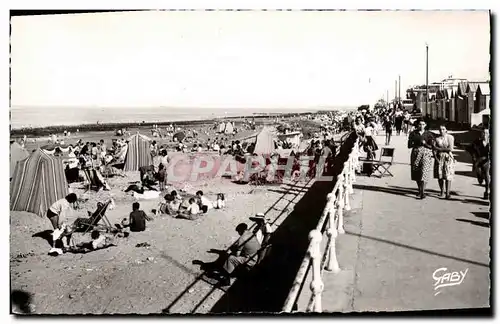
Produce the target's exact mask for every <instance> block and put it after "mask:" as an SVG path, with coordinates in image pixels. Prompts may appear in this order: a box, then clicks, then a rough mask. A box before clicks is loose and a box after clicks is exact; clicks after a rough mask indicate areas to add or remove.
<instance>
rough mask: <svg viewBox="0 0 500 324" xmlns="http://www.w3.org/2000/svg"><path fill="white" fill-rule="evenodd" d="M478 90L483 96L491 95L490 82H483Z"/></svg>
mask: <svg viewBox="0 0 500 324" xmlns="http://www.w3.org/2000/svg"><path fill="white" fill-rule="evenodd" d="M477 90H478V91H480V92H481V94H482V95H483V96H489V95H490V84H489V83H488V82H484V83H483V82H481V83H479V84H478V87H477Z"/></svg>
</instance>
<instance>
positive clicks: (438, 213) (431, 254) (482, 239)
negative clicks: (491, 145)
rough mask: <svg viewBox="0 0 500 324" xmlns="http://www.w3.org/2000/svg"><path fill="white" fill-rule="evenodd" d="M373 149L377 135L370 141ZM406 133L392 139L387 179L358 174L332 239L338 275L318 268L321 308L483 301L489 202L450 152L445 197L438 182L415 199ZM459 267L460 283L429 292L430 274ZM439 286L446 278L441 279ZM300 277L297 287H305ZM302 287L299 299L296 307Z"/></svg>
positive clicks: (462, 160) (464, 162) (461, 156)
mask: <svg viewBox="0 0 500 324" xmlns="http://www.w3.org/2000/svg"><path fill="white" fill-rule="evenodd" d="M376 140H377V143H379V146H381V147H382V145H381V144H383V143H384V136H383V135H379V136H377V138H376ZM406 140H407V137H406V136H404V135H401V136H399V137H398V136H395V137H394V138H393V140H392V142H391V145H389V146H390V147H394V148H395V149H396V151H395V162H396V163H397V164H395V165H393V167H392V168H391V171H392V173H393V174H394V177H384V178H378V177H365V176H358V177H357V178H356V183H355V186H354V190H355V193H354V195H353V196H352V198H351V205H352V210H351V211H350V212H347V213H346V217H345V230H346V234H344V235H340V236H339V238H338V239H337V256H338V260H339V264H340V268H341V272H340V273H338V274H333V273H329V272H326V271H325V272H324V276H323V280H324V284H325V289H324V291H323V311H324V312H351V311H355V312H359V311H400V310H431V309H454V308H471V307H487V306H489V294H490V278H489V276H490V268H489V261H490V257H489V253H490V247H489V244H490V242H489V240H490V227H489V219H488V217H489V216H488V215H489V202H488V201H486V200H483V199H481V198H482V195H483V192H484V188H483V187H480V186H479V185H478V182H477V180H476V179H475V178H474V177H472V174H471V173H470V171H471V164H470V162H468V160H469V159H468V157H467V155H466V154H465V153H464V152H463V151H460V150H459V151H458V152H457V156H458V157H457V160H458V162H457V165H456V175H455V179H454V181H453V184H452V199H451V200H444V199H440V198H439V197H438V196H439V186H438V183H437V180H434V179H433V180H432V181H431V182H430V183H429V185H428V189H429V190H428V191H429V192H428V196H427V198H426V199H424V200H418V199H416V184H415V183H414V182H412V181H411V179H410V165H409V162H410V150H409V149H407V147H406ZM440 268H446V269H447V270H446V271H445V270H441V271H439V272H438V273H437V275H439V276H442V275H444V274H445V273H446V272H458V273H460V271H462V273H465V271H467V272H466V275H465V278H464V279H463V281H462V283H461V284H459V285H454V286H446V287H443V288H441V289H437V290H435V289H434V288H435V286H434V284H435V282H436V281H435V280H434V279H433V273H434V272H435V271H436V270H437V269H440ZM455 278H456V276H454V279H455ZM440 283H446V282H440ZM308 287H309V283H308V282H307V283H306V285H305V287H304V289H307V290H308V289H309V288H308ZM308 297H310V293H309V292H304V293H303V294H302V296H301V298H300V299H299V310H303V309H304V307H305V305H306V302H307V301H306V299H307V298H308Z"/></svg>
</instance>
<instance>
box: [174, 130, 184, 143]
mask: <svg viewBox="0 0 500 324" xmlns="http://www.w3.org/2000/svg"><path fill="white" fill-rule="evenodd" d="M185 137H186V134H185V133H184V132H178V133H175V134H174V137H173V138H172V139H173V140H175V139H176V138H177V141H178V142H182V140H183V139H184V138H185Z"/></svg>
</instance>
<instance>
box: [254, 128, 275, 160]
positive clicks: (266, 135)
mask: <svg viewBox="0 0 500 324" xmlns="http://www.w3.org/2000/svg"><path fill="white" fill-rule="evenodd" d="M275 150H276V149H275V147H274V134H273V132H272V129H271V128H270V127H264V128H263V129H262V130H261V131H260V133H259V134H258V135H257V139H256V141H255V149H254V151H253V153H254V154H259V155H260V154H262V155H267V154H271V153H272V152H274V151H275Z"/></svg>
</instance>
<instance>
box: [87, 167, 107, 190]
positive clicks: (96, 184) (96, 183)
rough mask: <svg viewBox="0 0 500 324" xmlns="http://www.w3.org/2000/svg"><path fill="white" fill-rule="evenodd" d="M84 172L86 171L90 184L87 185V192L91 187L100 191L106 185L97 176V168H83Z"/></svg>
mask: <svg viewBox="0 0 500 324" xmlns="http://www.w3.org/2000/svg"><path fill="white" fill-rule="evenodd" d="M83 172H84V173H85V178H86V179H87V182H88V185H87V188H86V190H85V192H87V191H89V190H91V189H94V190H95V191H99V190H100V189H101V188H103V187H104V184H103V183H102V181H101V180H100V179H99V177H98V176H97V171H96V169H83Z"/></svg>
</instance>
